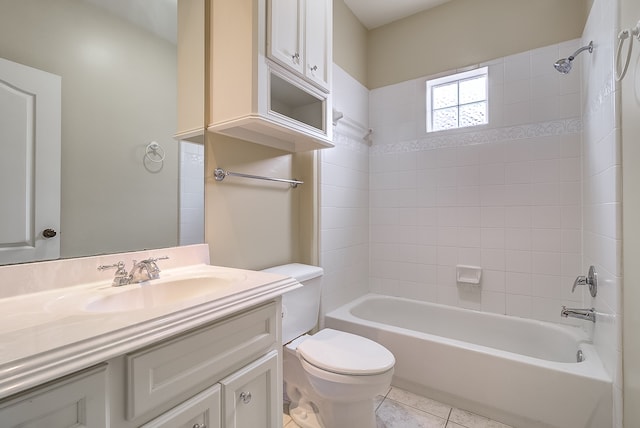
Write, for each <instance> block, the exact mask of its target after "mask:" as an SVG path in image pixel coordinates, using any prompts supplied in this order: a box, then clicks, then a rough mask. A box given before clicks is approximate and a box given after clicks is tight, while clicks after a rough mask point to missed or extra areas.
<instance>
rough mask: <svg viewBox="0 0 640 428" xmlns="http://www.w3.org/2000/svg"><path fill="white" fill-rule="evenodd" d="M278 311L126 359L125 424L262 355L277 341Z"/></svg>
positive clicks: (261, 311)
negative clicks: (126, 420) (126, 421)
mask: <svg viewBox="0 0 640 428" xmlns="http://www.w3.org/2000/svg"><path fill="white" fill-rule="evenodd" d="M276 312H277V311H276V305H275V303H267V304H265V305H262V306H259V307H257V308H255V309H252V310H250V311H248V312H244V313H241V314H239V315H236V316H233V317H231V318H228V319H226V320H223V321H220V322H217V323H215V324H213V325H209V326H206V327H202V328H200V329H198V330H195V331H192V332H190V333H185V334H182V335H180V336H179V337H177V338H174V339H170V340H167V341H165V342H161V343H158V344H156V345H153V346H151V347H149V348H146V349H141V350H139V351H136V352H133V353H131V354H128V355H126V356H125V361H126V364H127V419H128V420H133V419H135V418H136V417H139V416H141V415H143V414H145V413H146V412H148V411H150V410H152V409H153V408H154V407H157V406H160V405H162V404H164V403H167V402H168V401H170V400H172V399H177V397H178V396H179V395H180V394H186V393H188V392H189V391H191V390H193V389H194V388H196V391H197V390H198V389H197V388H200V389H202V388H206V387H207V386H209V385H211V384H212V383H213V382H215V381H216V380H217V379H219V378H220V377H221V376H224V375H226V374H227V373H231V372H232V371H233V370H235V369H236V368H238V367H241V366H242V365H243V364H244V363H243V362H244V361H246V362H249V361H252V360H253V359H254V358H256V357H258V356H259V355H262V354H264V352H266V351H268V350H269V349H270V348H271V347H272V346H273V344H274V343H276V341H277V331H276V330H277V320H276ZM176 402H178V401H176Z"/></svg>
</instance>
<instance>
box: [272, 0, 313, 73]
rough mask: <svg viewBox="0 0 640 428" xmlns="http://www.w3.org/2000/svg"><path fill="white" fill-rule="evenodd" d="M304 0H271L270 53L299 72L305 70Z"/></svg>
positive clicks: (275, 58)
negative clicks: (303, 39) (303, 40)
mask: <svg viewBox="0 0 640 428" xmlns="http://www.w3.org/2000/svg"><path fill="white" fill-rule="evenodd" d="M302 1H303V0H271V1H270V2H269V6H270V7H269V14H270V17H269V19H268V20H267V22H269V25H270V27H269V30H268V31H269V49H268V51H267V52H268V55H269V56H270V57H271V58H272V59H274V60H276V61H278V62H279V63H280V64H282V65H284V66H285V67H288V68H290V69H292V70H294V71H297V72H298V73H303V71H304V68H303V67H304V58H303V52H302V47H303V44H302V43H303V42H302V34H303V31H304V29H303V17H304V15H302Z"/></svg>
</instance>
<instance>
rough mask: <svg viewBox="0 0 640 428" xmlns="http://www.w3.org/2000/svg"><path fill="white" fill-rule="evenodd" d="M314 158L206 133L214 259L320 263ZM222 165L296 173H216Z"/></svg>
mask: <svg viewBox="0 0 640 428" xmlns="http://www.w3.org/2000/svg"><path fill="white" fill-rule="evenodd" d="M314 159H315V157H314V154H313V152H309V153H302V154H292V153H288V152H284V151H281V150H277V149H273V148H271V147H266V146H261V145H259V144H254V143H249V142H246V141H242V140H238V139H234V138H230V137H226V136H223V135H216V134H207V135H206V145H205V242H207V243H208V244H209V249H210V255H211V263H212V264H215V265H221V266H230V267H237V268H244V269H264V268H267V267H270V266H275V265H279V264H285V263H292V262H300V263H317V255H316V241H315V235H316V233H315V230H314V229H313V228H314V224H316V223H317V219H316V216H315V214H314V213H315V212H316V210H315V205H314V204H315V202H314V200H315V182H316V180H315V166H314V165H315V160H314ZM217 167H220V168H223V169H225V170H227V171H231V172H239V173H244V174H252V175H263V176H270V177H277V178H292V177H295V178H296V179H298V180H302V181H304V182H305V183H304V184H303V185H300V186H298V187H297V188H295V189H293V188H290V186H288V185H286V184H281V183H273V182H267V181H259V180H251V179H246V178H238V177H227V178H225V179H224V181H222V182H217V181H215V179H214V178H213V170H214V169H215V168H217Z"/></svg>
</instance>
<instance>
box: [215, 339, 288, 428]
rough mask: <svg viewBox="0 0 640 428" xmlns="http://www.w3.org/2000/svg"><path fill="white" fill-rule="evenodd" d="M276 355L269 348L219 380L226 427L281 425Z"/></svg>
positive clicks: (271, 426) (277, 360)
mask: <svg viewBox="0 0 640 428" xmlns="http://www.w3.org/2000/svg"><path fill="white" fill-rule="evenodd" d="M278 367H279V357H278V352H277V351H271V352H269V353H268V354H267V355H265V356H264V357H262V358H260V359H259V360H256V361H254V362H253V363H251V364H249V365H248V366H246V367H244V368H243V369H241V370H239V371H237V372H236V373H234V374H232V375H231V376H229V377H227V378H225V379H223V380H222V381H220V383H221V384H222V388H223V394H224V403H225V404H224V420H225V425H224V426H225V427H226V428H255V427H262V428H276V427H278V426H281V424H282V408H281V406H279V403H280V400H278V397H279V391H280V388H279V383H280V382H281V379H280V376H278Z"/></svg>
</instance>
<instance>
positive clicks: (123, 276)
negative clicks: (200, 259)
mask: <svg viewBox="0 0 640 428" xmlns="http://www.w3.org/2000/svg"><path fill="white" fill-rule="evenodd" d="M168 258H169V257H167V256H165V257H158V258H155V259H154V258H149V259H144V260H142V261H139V262H136V261H135V260H134V261H133V267H132V268H131V273H127V270H126V269H125V268H124V262H122V261H120V262H118V263H115V264H112V265H101V266H98V270H105V269H111V268H116V274H115V276H114V277H113V282H112V283H111V285H112V286H114V287H120V286H122V285H127V284H137V283H139V282H144V281H149V280H151V279H158V278H159V277H160V268H159V267H158V265H157V264H156V262H157V261H158V260H167V259H168Z"/></svg>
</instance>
